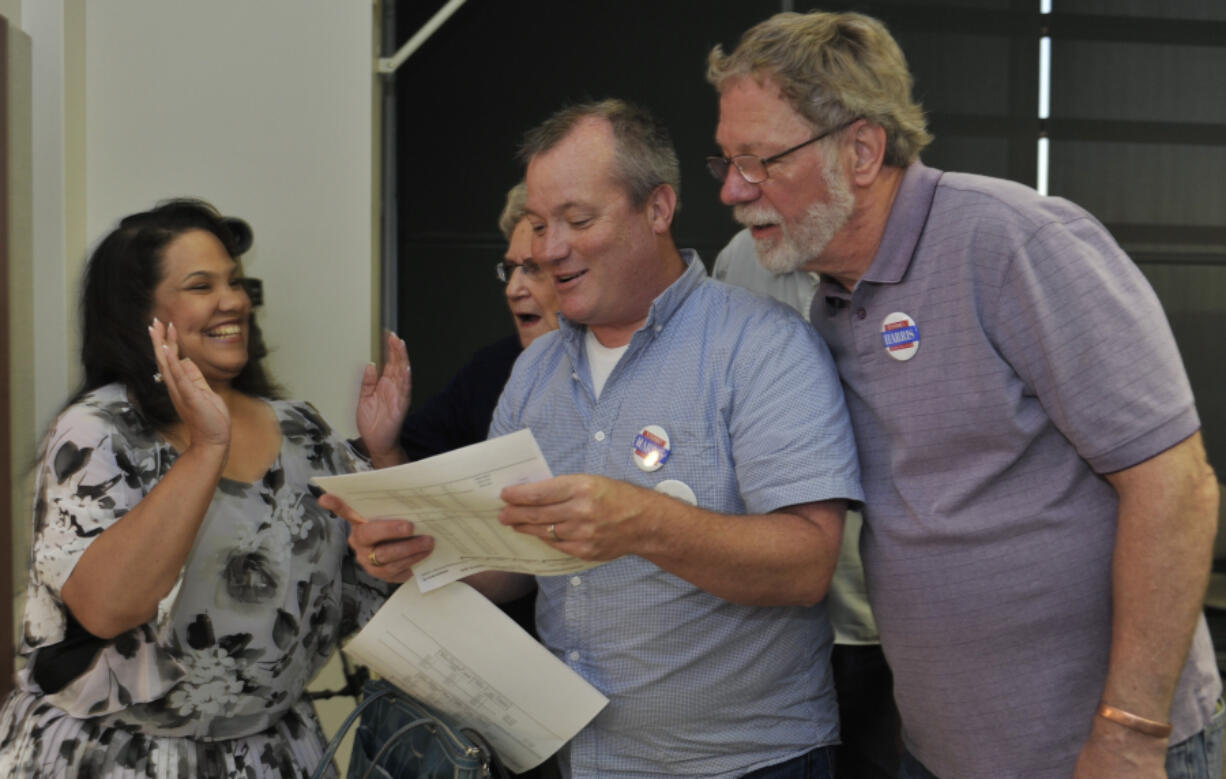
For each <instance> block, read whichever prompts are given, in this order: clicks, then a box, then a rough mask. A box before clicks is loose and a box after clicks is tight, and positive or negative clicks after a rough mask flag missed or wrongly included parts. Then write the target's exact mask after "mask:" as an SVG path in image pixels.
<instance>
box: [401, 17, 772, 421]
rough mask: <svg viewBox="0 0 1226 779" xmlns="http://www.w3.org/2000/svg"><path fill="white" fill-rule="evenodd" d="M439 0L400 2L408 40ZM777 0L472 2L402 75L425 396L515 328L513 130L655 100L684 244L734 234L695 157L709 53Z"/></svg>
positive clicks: (417, 360)
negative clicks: (509, 256)
mask: <svg viewBox="0 0 1226 779" xmlns="http://www.w3.org/2000/svg"><path fill="white" fill-rule="evenodd" d="M439 5H441V3H406V2H401V3H400V4H399V5H398V7H397V14H398V24H397V27H398V30H397V34H398V37H399V39H400V40H407V39H408V38H409V36H410V35H412V33H413V32H414V31H415V30H416V28H417V27H418V26H419V25H420V24H421V23H423V22H424V21H425V20H426V19H428V18H429V17H430V15H431V14H433V12H434V11H435V10H437V8H438V7H439ZM778 10H779V3H778V2H777V1H775V0H770V1H767V0H756V1H746V2H737V3H712V2H708V1H707V0H668V2H645V1H644V0H621V1H619V2H616V3H612V2H610V3H574V2H569V1H568V2H562V1H561V0H534V2H532V3H506V2H494V1H493V0H469V2H468V3H467V4H465V5H464V6H463V7H462V8H461V9H460V10H459V11H458V12H457V13H456V14H455V15H454V16H453V17H452V18H451V19H450V20H449V21H448V22H447V23H446V24H445V25H443V27H441V28H440V29H439V31H438V32H437V33H436V34H435V35H434V37H433V38H431V39H430V41H429V42H427V44H426V45H425V46H423V47H422V48H421V49H420V50H418V51H417V53H415V54H414V55H413V56H412V57H411V58H410V59H409V60H408V62H407V63H406V64H405V65H404V66H403V67H402V68H401V69H400V71H399V72H398V73H397V75H396V83H395V89H396V94H397V111H398V121H399V124H400V131H399V138H398V143H397V154H398V157H399V159H398V170H397V176H398V182H399V197H398V202H399V216H400V218H399V230H400V244H399V253H400V283H399V286H400V291H399V331H400V333H401V335H402V336H403V337H404V338H405V340H406V342H407V343H408V345H409V352H410V355H411V357H412V360H413V366H414V371H413V381H414V396H415V397H416V399H417V400H418V401H421V400H425V399H426V398H427V397H429V395H430V394H432V393H433V392H434V391H436V390H437V389H438V388H441V386H442V385H443V384H444V383H445V382H446V380H447V379H448V378H449V377H450V376H451V374H452V373H454V371H455V370H456V369H457V368H459V367H460V366H461V365H462V364H463V363H464V361H465V360H466V359H467V358H468V355H470V354H471V353H472V352H473V351H474V350H475V349H477V348H479V347H480V346H482V345H483V344H485V343H488V342H490V341H493V340H495V339H497V338H499V337H501V336H503V335H505V334H507V333H510V332H511V322H510V317H509V315H508V314H507V311H506V305H505V302H503V301H502V298H501V295H502V287H501V285H499V284H498V281H497V280H496V279H495V278H494V272H493V265H494V263H496V262H497V261H498V259H500V258H501V256H502V252H503V250H504V248H505V247H504V245H503V240H502V236H501V235H500V234H499V233H498V231H497V226H496V220H497V216H498V213H499V211H500V209H501V208H502V203H503V196H504V195H505V193H506V190H507V189H508V188H510V186H511V185H512V184H514V183H515V182H516V181H518V180H519V178H520V177H521V175H522V166H521V165H520V164H519V163H518V162H516V161H515V158H514V157H515V152H516V149H517V146H518V144H519V140H520V138H521V136H522V135H523V132H524V131H525V130H527V129H528V128H529V127H531V126H533V125H534V124H536V123H538V122H539V121H541V120H542V119H544V118H545V117H546V116H548V115H549V114H550V113H552V112H553V111H554V110H556V109H557V108H559V107H561V106H562V105H564V104H566V103H568V102H576V101H581V100H587V99H599V98H604V97H610V96H616V97H623V98H627V99H630V100H633V101H635V102H638V103H641V104H643V105H645V106H646V107H648V108H649V109H651V110H652V111H653V112H655V113H656V114H657V115H658V116H660V118H661V119H662V120H663V121H664V122H665V123H666V124H667V125H668V126H669V128H670V129H671V131H672V133H673V140H674V142H675V143H676V146H677V151H678V154H679V155H680V157H681V167H682V171H681V175H682V192H681V196H682V204H683V206H682V209H681V213H680V215H679V217H678V219H677V222H676V224H675V226H674V235H675V236H676V239H677V243H678V244H679V245H681V246H687V247H693V248H696V249H698V250H699V251H700V252H701V254H702V255H703V257H704V259H706V260H707V262H708V263H710V262H711V261H713V260H714V256H715V253H716V252H717V251H718V249H719V248H720V247H722V246H723V245H724V243H726V242H727V240H728V238H730V237H731V236H732V234H733V233H734V232H735V225H734V224H733V222H732V220H731V217H730V216H729V214H728V212H727V209H725V208H724V206H722V205H721V204H720V203H719V200H718V186H717V185H716V183H715V182H714V181H713V180H712V179H711V178H710V176H709V175H708V174H707V173H706V170H705V168H704V163H703V157H704V156H705V155H707V154H709V153H711V151H713V150H714V148H715V147H714V142H713V140H712V138H713V136H714V133H715V121H716V110H717V106H716V97H715V93H714V91H713V90H712V89H711V87H710V86H709V85H708V84H707V82H706V79H705V77H704V74H705V70H706V56H707V52H708V51H709V50H710V49H711V47H712V46H714V45H715V44H716V43H723V44H724V45H725V46H726V47H728V46H734V45H735V44H736V41H737V39H738V38H739V36H740V34H741V32H742V31H744V30H745V29H746V28H748V27H749V26H750V25H752V24H753V23H755V22H757V21H759V20H761V19H764V18H766V17H767V16H770V15H771V14H772V13H774V12H776V11H778Z"/></svg>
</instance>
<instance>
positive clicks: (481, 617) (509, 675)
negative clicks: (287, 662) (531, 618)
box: [345, 582, 609, 773]
mask: <svg viewBox="0 0 1226 779" xmlns="http://www.w3.org/2000/svg"><path fill="white" fill-rule="evenodd" d="M345 652H346V653H348V654H349V655H350V656H352V657H353V658H354V659H356V660H357V661H358V662H360V663H362V664H364V665H366V666H369V667H370V668H371V670H373V671H375V672H376V673H378V674H379V675H380V676H382V677H383V678H384V679H386V680H387V681H389V682H391V683H392V684H395V685H396V686H397V687H399V688H401V689H402V690H404V691H406V692H408V693H409V694H410V695H413V696H415V697H417V698H418V699H420V700H422V701H424V702H425V703H427V704H429V705H430V706H432V707H434V708H435V709H437V710H438V711H441V712H443V713H444V714H447V715H449V716H450V717H452V718H453V719H454V720H455V721H457V722H459V723H460V724H461V725H466V726H471V727H473V728H476V730H477V731H478V732H479V733H480V734H481V735H482V736H484V737H485V738H486V740H488V741H489V742H490V744H491V745H492V746H493V747H494V751H495V752H497V753H498V756H499V757H500V758H502V761H503V762H504V763H505V764H506V766H507V767H508V768H510V769H511V770H512V771H514V772H516V773H522V772H524V771H526V770H528V769H529V768H533V767H534V766H537V765H540V764H541V763H542V762H544V761H545V759H546V758H548V757H549V756H550V755H552V754H553V753H554V752H556V751H558V750H559V749H561V748H562V745H563V744H565V743H566V742H567V741H570V740H571V739H572V738H574V736H575V734H576V733H578V732H579V731H580V730H581V729H582V728H583V727H584V726H585V725H587V723H588V722H590V721H591V720H592V718H593V717H595V716H596V714H597V713H599V712H600V710H601V709H603V708H604V707H605V705H606V704H607V703H608V702H609V701H608V699H607V698H605V697H604V696H603V695H601V694H600V691H598V690H597V689H596V688H595V687H593V686H592V685H590V684H588V683H587V681H585V680H584V679H583V677H581V676H579V675H578V674H577V673H575V672H574V671H572V670H571V669H570V668H568V667H567V666H566V664H565V663H563V662H562V661H561V660H559V659H557V658H556V657H554V656H553V654H552V653H550V652H549V650H547V649H546V648H545V647H543V646H541V645H540V644H539V643H537V641H536V640H535V639H533V638H532V636H530V635H528V633H527V632H525V631H524V629H523V628H521V627H520V626H519V625H516V624H515V622H514V620H512V619H511V618H510V617H508V616H507V615H506V614H504V613H502V611H501V610H500V609H499V608H498V607H497V606H495V605H494V604H493V603H490V602H489V601H488V600H486V599H485V597H484V596H482V595H481V594H480V593H478V592H477V591H476V590H474V589H472V588H471V587H469V586H468V585H467V584H464V583H463V582H455V583H453V584H450V585H448V586H446V587H443V588H441V589H436V590H434V591H433V592H429V593H424V594H423V593H420V592H418V591H417V589H416V588H415V587H413V586H411V584H410V583H409V582H405V584H403V585H401V587H400V589H398V590H396V592H395V594H394V595H392V597H391V598H389V599H388V601H387V603H385V604H384V605H383V607H382V608H381V609H379V611H378V613H377V614H375V616H374V618H373V619H372V620H371V621H370V622H368V623H367V624H366V627H364V628H362V631H361V632H360V633H358V635H357V636H355V637H354V638H353V640H351V641H350V642H349V643H348V644H347V645H346V646H345Z"/></svg>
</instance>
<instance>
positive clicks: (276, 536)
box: [0, 385, 386, 779]
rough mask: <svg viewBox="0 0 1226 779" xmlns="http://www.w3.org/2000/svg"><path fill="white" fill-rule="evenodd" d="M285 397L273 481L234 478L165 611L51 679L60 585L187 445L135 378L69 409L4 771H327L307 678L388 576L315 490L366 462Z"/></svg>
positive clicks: (53, 450) (0, 764)
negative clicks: (154, 418) (164, 430)
mask: <svg viewBox="0 0 1226 779" xmlns="http://www.w3.org/2000/svg"><path fill="white" fill-rule="evenodd" d="M268 403H269V405H270V406H271V407H272V408H273V409H274V410H275V412H276V415H277V419H278V420H279V421H280V425H281V436H282V441H281V451H280V454H279V455H278V457H277V460H276V462H275V463H274V464H273V466H272V467H271V468H270V469H269V471H268V472H267V473H266V474H264V477H263V479H261V480H260V481H258V482H256V483H254V484H244V483H240V482H236V481H231V480H228V479H224V478H223V479H222V480H221V483H220V485H219V486H218V488H217V492H216V494H215V495H214V497H213V501H212V503H211V504H210V506H209V510H208V513H207V514H206V516H205V518H204V522H203V524H202V525H201V528H200V531H199V532H198V534H197V537H196V540H195V543H194V545H193V547H192V550H191V553H190V554H189V556H188V559H187V563H186V564H185V565H184V568H183V571H182V572H181V574H180V578H179V581H178V583H177V584H176V585H175V587H174V588H173V589H172V590H171V592H170V594H168V595H167V596H166V597H165V598H164V599H163V600H162V601H161V602H160V603H159V604H158V609H157V615H156V617H154V618H153V619H152V620H151V621H149V622H148V623H146V624H144V625H141V626H140V627H138V628H135V629H133V630H130V631H128V632H127V633H124V634H123V635H121V636H118V637H116V638H115V639H112V640H110V641H106V642H104V643H103V645H102V648H101V650H100V651H98V652H97V654H96V655H95V656H94V657H93V661H92V664H89V665H88V666H87V667H86V668H85V670H84V671H83V672H82V673H80V674H79V675H77V676H75V677H71V681H70V682H68V683H67V685H66V686H64V687H63V688H62V689H59V690H58V691H55V692H44V691H43V690H42V689H40V687H39V685H38V683H37V682H36V681H35V679H34V676H33V674H32V673H31V666H32V665H33V664H34V663H36V662H37V659H38V653H39V651H40V649H41V648H44V647H50V646H53V645H56V644H58V643H60V642H62V641H64V640H65V636H66V631H67V630H68V628H69V626H70V622H69V616H68V612H67V609H66V608H65V607H64V604H63V603H62V602H61V600H60V588H61V587H62V586H63V584H64V582H65V581H66V580H67V579H68V576H69V574H71V573H72V570H73V567H74V566H75V565H76V563H77V561H78V560H79V559H80V557H81V554H82V552H84V551H85V549H86V547H88V546H89V544H90V542H91V541H92V540H93V539H94V538H95V537H96V536H97V535H98V534H99V533H101V532H102V531H103V530H104V529H105V528H106V527H107V526H109V525H110V524H111V523H113V522H115V521H116V520H118V519H119V518H120V517H122V516H123V515H124V513H126V512H127V511H128V510H129V509H131V508H132V507H133V506H135V505H136V503H137V501H139V500H140V499H141V497H142V496H144V495H145V494H146V493H148V492H149V490H150V489H151V488H152V487H153V485H154V484H155V483H157V481H158V480H159V479H160V478H161V477H162V476H163V475H164V474H165V473H166V471H167V470H168V469H169V468H170V466H171V464H172V463H173V462H174V460H175V457H176V453H175V450H174V449H173V448H172V447H171V446H170V445H169V444H167V443H166V442H164V441H163V440H162V439H161V438H160V437H159V436H158V435H157V434H156V433H155V432H154V431H153V430H152V429H151V428H150V426H149V425H148V423H147V422H146V421H145V420H144V419H143V418H142V417H141V415H140V414H139V413H138V412H137V411H136V410H134V409H133V408H132V406H131V405H130V404H129V403H128V400H127V394H126V392H125V391H124V389H123V387H122V386H119V385H109V386H106V387H102V388H100V389H98V390H95V391H94V392H91V393H89V394H88V395H86V396H85V397H84V398H83V399H82V400H81V401H80V402H78V403H76V404H74V405H72V406H71V407H69V408H68V409H66V410H65V411H64V412H63V413H62V414H61V415H60V417H59V419H58V420H56V423H55V425H54V426H53V428H52V430H51V432H50V433H49V434H48V436H47V439H46V441H45V443H44V445H43V452H42V456H41V458H40V462H39V464H38V474H37V483H36V490H37V493H36V494H37V502H36V504H35V507H34V531H33V538H32V554H31V563H30V580H29V586H28V591H27V595H26V607H25V622H24V627H23V635H22V645H21V654H22V655H24V656H25V657H26V658H27V660H28V663H27V667H26V668H25V669H24V670H23V671H22V672H21V674H20V675H19V679H18V685H19V688H18V689H17V690H15V691H14V692H13V694H12V695H10V697H9V698H8V700H6V701H5V703H4V706H3V709H2V710H0V776H4V777H8V776H19V777H26V776H38V777H68V776H77V777H103V776H105V777H183V778H184V779H187V778H188V777H191V778H192V779H196V778H197V777H276V778H277V779H282V777H292V776H309V775H310V772H311V771H312V770H313V769H314V767H315V765H316V763H317V762H318V760H319V758H320V756H321V754H322V752H323V746H324V743H323V736H322V734H321V732H320V728H319V723H318V721H317V720H316V718H315V714H314V711H313V709H312V707H311V704H310V701H309V700H307V699H306V698H305V697H304V695H303V690H304V688H305V687H306V685H307V683H308V682H309V681H310V680H311V678H312V677H314V676H315V674H316V672H318V671H319V669H320V668H321V667H322V666H323V664H324V662H325V661H326V660H327V659H328V656H329V655H330V654H331V653H332V651H333V650H334V649H335V648H336V646H337V642H338V640H339V639H340V638H341V637H342V636H343V635H345V634H347V633H348V632H351V631H352V630H353V629H355V628H356V627H357V626H358V625H360V624H362V623H364V622H365V621H366V620H367V619H369V617H370V616H371V615H372V614H373V613H374V611H375V610H376V609H377V608H378V607H379V605H380V604H381V603H382V602H383V598H384V596H385V594H386V588H385V585H383V584H382V583H381V582H377V581H376V580H374V579H371V578H369V577H367V576H366V575H365V574H364V573H363V572H362V571H361V570H360V569H359V568H358V567H357V566H356V565H355V564H354V562H353V557H352V554H351V553H350V552H349V550H348V546H347V543H346V537H347V533H348V528H347V526H346V523H345V522H344V521H343V520H341V519H339V518H337V517H335V516H333V515H331V514H329V513H328V512H326V511H324V510H323V509H321V508H319V506H318V505H317V504H316V502H315V498H314V496H313V495H312V493H311V488H310V487H309V482H310V479H311V477H313V476H316V475H323V474H335V473H345V472H349V471H353V470H355V469H359V468H364V467H365V466H364V465H362V464H361V461H360V460H359V459H358V458H357V457H356V456H355V455H354V454H353V452H352V450H351V449H350V448H349V447H348V446H347V445H346V444H345V443H344V442H343V441H341V440H339V439H338V438H336V437H335V436H334V435H333V434H332V432H331V430H330V429H329V427H328V425H327V423H325V422H324V420H323V419H322V418H321V417H320V415H319V412H317V411H316V410H315V409H314V408H313V407H311V406H310V405H309V404H306V403H291V402H284V401H268ZM72 624H73V625H74V626H75V623H72ZM78 632H79V630H78ZM93 641H94V642H95V643H96V639H95V640H93ZM48 686H51V685H48Z"/></svg>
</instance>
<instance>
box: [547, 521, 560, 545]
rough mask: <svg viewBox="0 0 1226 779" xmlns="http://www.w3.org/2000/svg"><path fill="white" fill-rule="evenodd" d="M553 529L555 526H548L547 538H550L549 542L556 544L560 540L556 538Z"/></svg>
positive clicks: (556, 535) (555, 532)
mask: <svg viewBox="0 0 1226 779" xmlns="http://www.w3.org/2000/svg"><path fill="white" fill-rule="evenodd" d="M554 527H556V526H555V525H550V526H549V531H548V532H549V538H550V540H551V541H553V542H554V543H557V542H558V541H561V540H562V539H560V538H558V534H557V531H555V530H554Z"/></svg>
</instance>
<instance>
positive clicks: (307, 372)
mask: <svg viewBox="0 0 1226 779" xmlns="http://www.w3.org/2000/svg"><path fill="white" fill-rule="evenodd" d="M373 18H374V11H373V8H372V5H371V2H370V0H366V1H365V2H363V1H361V0H344V2H337V1H336V0H262V1H261V2H251V1H250V0H209V1H208V2H199V0H104V1H103V2H91V3H88V4H87V7H86V10H85V73H86V84H85V215H86V217H85V233H86V235H87V236H88V241H89V242H90V244H91V245H92V244H93V243H94V242H95V241H96V240H97V239H98V238H99V237H100V236H101V235H102V234H103V233H104V232H105V231H107V230H108V229H110V228H111V227H112V226H113V225H114V223H115V221H116V220H117V219H119V218H120V217H122V216H123V215H125V214H128V213H131V212H133V211H137V210H141V209H144V208H147V207H149V206H150V205H152V204H153V203H154V202H155V201H157V200H160V199H163V198H167V197H173V196H179V195H192V196H198V197H203V198H205V199H207V200H209V201H211V202H212V203H214V204H215V205H216V206H217V207H218V208H219V209H221V210H222V212H223V213H226V214H234V215H237V216H242V217H243V218H245V219H246V220H247V221H248V222H250V223H251V225H252V227H253V228H254V231H255V245H254V248H253V249H252V251H251V252H250V253H249V254H248V255H247V264H246V271H247V273H249V274H250V275H253V276H256V277H258V278H261V279H263V281H264V293H265V306H264V309H263V312H262V313H261V315H260V319H261V324H262V326H263V328H264V332H265V338H266V341H267V342H268V345H269V346H270V348H271V349H272V350H273V353H272V355H271V357H270V361H269V365H270V367H271V369H272V372H273V375H274V376H275V377H277V378H278V379H279V380H280V381H281V383H282V384H283V385H284V386H285V388H286V390H287V391H288V394H289V395H290V396H292V397H300V398H306V399H308V400H311V401H313V402H314V403H315V404H316V405H317V406H318V407H319V409H320V410H321V411H322V412H323V413H324V415H325V416H326V417H327V418H328V419H329V420H330V421H331V422H332V423H333V425H334V426H335V427H336V428H337V429H338V430H341V431H342V432H343V433H345V434H349V433H350V432H351V431H352V430H353V421H352V420H353V405H352V404H353V400H352V399H353V398H354V397H355V393H356V384H357V380H358V377H359V376H360V366H361V365H362V364H363V363H364V362H365V361H366V360H367V359H368V358H369V356H370V348H371V343H372V335H371V331H372V322H373V321H374V319H373V312H372V311H371V306H372V300H373V299H374V297H373V294H372V291H373V289H374V285H375V283H376V281H377V274H376V273H374V272H373V263H374V259H373V258H374V250H373V238H372V236H373V230H372V225H373V224H374V221H373V219H374V217H373V213H374V206H373V192H374V180H373V174H372V171H373V166H374V163H373V151H372V137H373V136H372V122H373V108H372V107H373V105H374V102H373V90H374V85H375V82H374V78H375V77H374V76H373V75H372V71H373V67H372V61H373V49H372V40H373Z"/></svg>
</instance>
